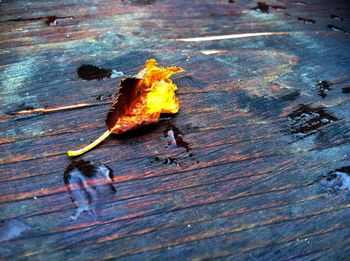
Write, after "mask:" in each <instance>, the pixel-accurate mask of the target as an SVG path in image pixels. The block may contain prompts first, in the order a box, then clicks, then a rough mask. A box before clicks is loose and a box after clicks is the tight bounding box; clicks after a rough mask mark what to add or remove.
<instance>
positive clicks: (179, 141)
mask: <svg viewBox="0 0 350 261" xmlns="http://www.w3.org/2000/svg"><path fill="white" fill-rule="evenodd" d="M163 135H164V137H165V138H166V139H167V142H168V145H167V147H168V148H169V147H170V148H172V147H182V148H184V149H186V151H190V150H191V148H190V144H189V143H188V142H186V141H184V139H183V133H182V132H181V131H180V130H179V129H178V128H176V127H175V126H173V125H170V126H168V127H167V128H166V129H165V130H164V131H163Z"/></svg>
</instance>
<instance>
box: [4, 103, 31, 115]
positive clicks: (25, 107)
mask: <svg viewBox="0 0 350 261" xmlns="http://www.w3.org/2000/svg"><path fill="white" fill-rule="evenodd" d="M33 109H34V107H33V106H30V105H27V104H26V103H25V102H22V103H21V104H19V105H17V106H16V107H15V108H13V109H12V110H9V111H7V112H6V114H8V115H16V114H17V113H18V112H19V111H26V110H33Z"/></svg>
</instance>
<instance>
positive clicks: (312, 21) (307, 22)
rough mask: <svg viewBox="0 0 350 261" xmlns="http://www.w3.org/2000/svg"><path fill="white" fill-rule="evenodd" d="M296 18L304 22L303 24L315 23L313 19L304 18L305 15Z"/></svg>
mask: <svg viewBox="0 0 350 261" xmlns="http://www.w3.org/2000/svg"><path fill="white" fill-rule="evenodd" d="M298 20H299V21H302V22H304V24H315V23H316V21H315V20H314V19H310V18H305V17H298Z"/></svg>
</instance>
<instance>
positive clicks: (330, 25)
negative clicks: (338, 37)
mask: <svg viewBox="0 0 350 261" xmlns="http://www.w3.org/2000/svg"><path fill="white" fill-rule="evenodd" d="M327 28H329V29H331V30H332V31H335V32H343V33H349V32H348V31H347V30H345V29H343V28H340V27H338V26H335V25H332V24H329V25H327Z"/></svg>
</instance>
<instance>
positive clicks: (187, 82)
mask: <svg viewBox="0 0 350 261" xmlns="http://www.w3.org/2000/svg"><path fill="white" fill-rule="evenodd" d="M175 83H176V85H181V86H190V87H195V88H198V89H203V88H204V87H205V84H204V83H203V82H202V81H200V80H198V79H196V78H194V77H192V76H191V75H186V76H183V77H181V78H178V79H176V80H175Z"/></svg>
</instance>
